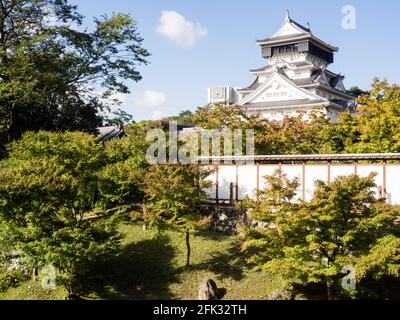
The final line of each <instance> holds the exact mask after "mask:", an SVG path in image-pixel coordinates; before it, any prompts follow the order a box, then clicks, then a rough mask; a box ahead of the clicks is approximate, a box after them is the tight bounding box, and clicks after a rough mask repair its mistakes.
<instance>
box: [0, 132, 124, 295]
mask: <svg viewBox="0 0 400 320" xmlns="http://www.w3.org/2000/svg"><path fill="white" fill-rule="evenodd" d="M104 159H105V155H104V150H103V146H102V144H101V143H100V142H99V140H98V139H97V138H95V137H93V136H91V135H88V134H84V133H64V134H59V133H58V134H57V133H45V132H40V133H37V134H34V133H26V134H24V135H23V138H22V139H21V140H20V141H18V142H15V143H13V144H12V145H11V147H10V158H9V159H8V160H7V161H6V163H4V164H3V168H2V169H1V170H0V222H1V225H2V228H1V230H0V243H2V244H3V243H7V242H8V243H9V241H12V242H13V250H14V251H17V252H19V254H20V256H21V259H23V260H25V261H26V263H27V265H28V266H30V267H31V268H36V267H39V266H45V265H54V267H55V268H56V269H57V281H60V282H61V283H62V284H63V285H64V286H65V288H66V289H67V290H68V294H69V297H70V298H72V297H75V296H76V295H77V293H78V292H79V288H80V286H81V285H82V282H83V281H82V278H84V276H85V275H86V272H87V271H88V270H89V267H90V265H91V264H92V263H93V262H94V261H98V260H99V259H102V258H105V257H108V256H109V255H110V254H112V253H115V252H116V250H117V249H118V247H119V234H118V232H117V229H116V228H117V224H118V222H119V221H120V217H121V216H120V211H119V209H118V208H116V209H115V210H110V211H105V210H103V209H102V207H101V206H99V205H98V203H101V201H99V200H100V193H99V190H98V189H99V178H98V177H99V170H100V169H101V168H102V167H103V166H104Z"/></svg>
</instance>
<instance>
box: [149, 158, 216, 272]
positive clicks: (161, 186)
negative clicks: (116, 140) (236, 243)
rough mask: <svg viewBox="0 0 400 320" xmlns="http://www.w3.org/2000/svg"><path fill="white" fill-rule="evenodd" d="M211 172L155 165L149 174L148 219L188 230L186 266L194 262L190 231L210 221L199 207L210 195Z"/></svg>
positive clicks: (151, 223)
mask: <svg viewBox="0 0 400 320" xmlns="http://www.w3.org/2000/svg"><path fill="white" fill-rule="evenodd" d="M209 174H210V172H209V171H208V170H206V169H203V168H201V167H199V166H194V165H181V164H177V165H158V166H152V167H151V168H150V170H149V172H148V173H147V174H146V177H145V181H144V191H145V193H146V196H147V201H146V205H145V220H146V223H147V224H148V226H150V227H154V228H156V229H157V230H164V229H166V228H172V229H174V230H178V231H180V232H183V233H184V234H185V243H186V266H189V265H190V255H191V247H190V233H191V232H192V231H194V230H196V229H198V228H202V227H204V226H205V225H206V224H207V222H208V221H207V219H206V218H204V217H202V215H201V214H200V213H199V212H198V209H197V207H198V206H199V205H200V204H201V202H202V201H203V200H205V199H206V198H207V196H206V193H205V191H204V190H205V189H206V188H208V187H210V183H209V181H207V180H206V178H207V177H208V176H209Z"/></svg>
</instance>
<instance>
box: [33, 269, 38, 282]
mask: <svg viewBox="0 0 400 320" xmlns="http://www.w3.org/2000/svg"><path fill="white" fill-rule="evenodd" d="M38 277H39V272H38V268H37V267H34V268H33V270H32V281H33V282H36V281H37V280H38Z"/></svg>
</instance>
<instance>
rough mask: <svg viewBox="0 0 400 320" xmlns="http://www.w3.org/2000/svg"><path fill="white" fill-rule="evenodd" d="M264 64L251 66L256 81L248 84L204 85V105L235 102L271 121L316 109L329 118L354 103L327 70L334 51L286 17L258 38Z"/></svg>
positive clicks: (337, 77) (340, 78)
mask: <svg viewBox="0 0 400 320" xmlns="http://www.w3.org/2000/svg"><path fill="white" fill-rule="evenodd" d="M257 43H258V44H259V45H260V47H261V54H262V57H263V58H265V59H266V63H267V64H266V65H265V66H264V67H262V68H259V69H254V70H250V72H251V73H252V74H253V75H254V76H255V81H254V82H253V83H252V84H251V85H250V86H248V87H245V88H240V89H233V88H230V87H222V88H212V89H209V103H225V104H227V105H238V106H240V107H241V108H243V109H245V110H246V111H247V112H248V113H260V114H262V115H263V117H265V118H268V119H271V120H282V119H283V118H284V117H285V116H296V115H298V114H299V113H302V114H304V117H306V118H307V115H308V114H309V113H310V112H311V111H312V110H318V111H319V112H321V113H322V114H324V115H325V116H327V117H328V118H330V119H331V120H332V121H336V120H337V118H338V116H339V114H340V113H341V112H343V111H346V110H349V109H351V108H352V107H353V105H354V98H353V97H352V96H351V95H349V94H347V92H346V89H345V86H344V84H343V80H344V76H343V75H341V74H336V73H334V72H332V71H330V70H329V69H328V67H329V66H330V65H331V64H332V63H333V62H334V54H335V53H336V52H338V51H339V49H338V48H337V47H334V46H332V45H330V44H328V43H326V42H324V41H322V40H321V39H319V38H317V37H316V36H314V34H313V33H312V31H311V29H310V26H309V25H308V27H304V26H302V25H300V24H299V23H297V22H296V21H294V20H293V19H291V18H290V16H289V13H288V14H287V15H286V17H285V20H284V23H283V25H282V27H281V28H280V29H279V30H278V31H277V32H276V33H275V34H274V35H273V36H272V37H270V38H267V39H263V40H258V41H257Z"/></svg>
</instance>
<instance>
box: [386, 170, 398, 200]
mask: <svg viewBox="0 0 400 320" xmlns="http://www.w3.org/2000/svg"><path fill="white" fill-rule="evenodd" d="M386 191H387V196H388V203H390V204H400V166H399V165H387V167H386Z"/></svg>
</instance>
